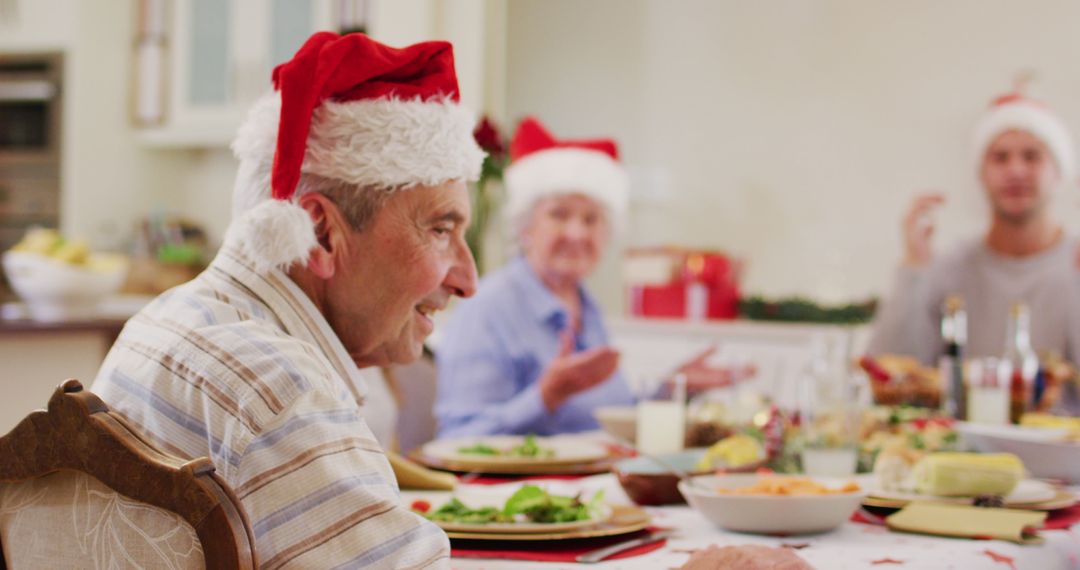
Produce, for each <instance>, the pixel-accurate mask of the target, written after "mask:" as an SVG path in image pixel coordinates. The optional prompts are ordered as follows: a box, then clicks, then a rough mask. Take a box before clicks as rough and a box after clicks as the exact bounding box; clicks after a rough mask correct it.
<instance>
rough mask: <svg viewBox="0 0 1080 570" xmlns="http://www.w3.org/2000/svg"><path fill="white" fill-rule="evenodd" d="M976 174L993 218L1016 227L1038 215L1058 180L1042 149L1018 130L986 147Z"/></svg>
mask: <svg viewBox="0 0 1080 570" xmlns="http://www.w3.org/2000/svg"><path fill="white" fill-rule="evenodd" d="M980 174H981V177H982V182H983V187H984V188H985V189H986V194H987V197H988V198H989V199H990V205H991V207H992V208H993V209H994V214H995V215H996V216H998V217H999V218H1001V219H1004V220H1006V221H1012V222H1017V223H1019V222H1024V221H1026V220H1028V219H1030V218H1031V217H1033V216H1034V215H1036V214H1038V213H1040V212H1041V211H1042V210H1043V209H1044V208H1045V207H1046V205H1047V203H1048V202H1049V200H1050V196H1051V194H1052V193H1053V191H1054V188H1055V187H1056V186H1057V185H1058V184H1059V183H1060V179H1061V177H1060V175H1059V174H1058V170H1057V165H1056V164H1055V163H1054V159H1053V157H1052V156H1051V155H1050V152H1049V151H1048V150H1047V148H1046V145H1045V144H1043V142H1042V141H1041V140H1039V138H1038V137H1036V136H1034V135H1032V134H1030V133H1027V132H1025V131H1019V130H1012V131H1006V132H1004V133H1002V134H1001V135H998V137H997V138H995V139H994V140H993V142H991V143H990V146H989V147H987V149H986V155H985V156H984V157H983V163H982V170H981V173H980Z"/></svg>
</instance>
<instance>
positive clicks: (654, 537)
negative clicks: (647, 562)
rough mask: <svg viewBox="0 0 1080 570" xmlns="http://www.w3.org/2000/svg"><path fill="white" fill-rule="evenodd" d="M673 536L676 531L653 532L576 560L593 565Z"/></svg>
mask: <svg viewBox="0 0 1080 570" xmlns="http://www.w3.org/2000/svg"><path fill="white" fill-rule="evenodd" d="M673 534H675V531H673V530H658V531H653V532H651V533H649V534H647V535H645V536H642V537H640V538H634V539H630V540H626V541H623V542H618V543H615V544H612V545H610V546H605V547H603V548H597V549H596V550H590V551H589V552H586V553H585V554H579V555H578V557H577V558H575V560H576V561H578V562H580V563H582V564H593V563H595V562H600V561H601V560H603V559H605V558H607V557H608V556H612V555H615V554H618V553H620V552H622V551H624V550H628V549H631V548H634V547H636V546H642V545H645V544H651V543H653V542H657V541H660V540H664V539H666V538H668V537H669V536H671V535H673Z"/></svg>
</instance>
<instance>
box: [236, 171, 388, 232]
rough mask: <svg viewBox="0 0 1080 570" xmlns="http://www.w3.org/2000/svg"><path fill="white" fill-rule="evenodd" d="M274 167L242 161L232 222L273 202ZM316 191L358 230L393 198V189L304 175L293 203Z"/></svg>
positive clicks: (238, 174) (298, 182)
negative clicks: (250, 210)
mask: <svg viewBox="0 0 1080 570" xmlns="http://www.w3.org/2000/svg"><path fill="white" fill-rule="evenodd" d="M270 180H271V165H270V164H269V163H266V162H263V161H254V160H241V161H240V168H239V170H238V171H237V174H236V183H235V186H234V188H233V219H236V218H238V217H239V216H240V215H241V214H243V213H244V212H246V211H248V210H249V209H251V208H253V207H254V206H255V205H256V204H258V203H260V202H262V201H263V200H268V199H270ZM312 192H317V193H319V194H322V195H323V196H326V197H327V198H328V199H329V200H330V201H331V202H333V203H334V205H335V206H337V207H338V209H339V210H340V211H341V214H342V216H343V217H344V218H345V221H346V222H348V223H349V225H350V226H351V227H352V228H353V229H354V230H356V231H363V230H364V228H366V227H367V225H368V224H369V223H370V222H371V220H372V218H374V217H375V213H376V212H378V211H379V208H381V207H382V205H383V204H384V203H385V202H386V199H387V198H389V197H390V194H391V193H392V192H393V189H385V188H368V187H364V186H359V185H356V184H351V183H349V182H345V181H342V180H338V179H336V178H327V177H325V176H319V175H318V174H311V173H309V172H301V173H300V179H299V181H297V183H296V192H295V193H294V194H293V198H292V199H293V202H295V201H296V200H297V199H299V198H300V197H301V196H303V195H304V194H310V193H312Z"/></svg>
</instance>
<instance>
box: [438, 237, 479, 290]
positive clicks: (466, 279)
mask: <svg viewBox="0 0 1080 570" xmlns="http://www.w3.org/2000/svg"><path fill="white" fill-rule="evenodd" d="M478 281H479V277H478V276H477V273H476V261H475V260H474V259H473V255H472V251H470V250H469V247H468V246H467V245H465V243H464V241H463V242H462V244H461V246H460V247H459V248H458V255H457V257H456V259H455V261H454V265H453V266H452V267H450V271H449V272H448V273H447V274H446V281H445V282H444V284H445V285H446V287H448V288H450V291H451V293H453V294H454V295H457V296H458V297H472V296H473V295H474V294H476V287H477V285H478Z"/></svg>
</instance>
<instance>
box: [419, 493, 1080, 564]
mask: <svg viewBox="0 0 1080 570" xmlns="http://www.w3.org/2000/svg"><path fill="white" fill-rule="evenodd" d="M530 483H536V484H540V485H542V486H544V487H545V488H547V489H548V490H549V491H550V492H552V493H556V494H563V495H574V494H576V493H578V492H583V493H585V494H586V496H591V495H592V493H594V492H595V491H598V490H600V489H603V490H604V493H605V495H604V496H605V499H607V500H608V501H609V502H612V503H617V504H632V503H631V502H630V500H629V499H628V498H627V497H626V494H625V493H623V491H622V488H621V487H619V483H618V481H617V480H616V479H615V477H614V476H613V475H609V474H605V475H596V476H593V477H586V478H583V479H579V480H574V481H565V480H543V481H539V482H537V481H530ZM521 485H522V483H504V484H499V485H461V486H459V489H458V491H457V492H458V494H463V495H488V494H490V495H493V496H496V495H497V496H509V495H510V494H511V493H512V492H513V490H514V489H516V488H517V487H519V486H521ZM402 496H403V498H404V500H405V501H406V502H407V503H411V502H412V501H413V500H416V499H425V500H428V501H430V502H431V503H432V504H433V505H436V506H437V505H439V504H441V503H442V502H443V501H445V500H447V499H448V498H449V496H450V493H448V492H447V493H433V492H419V491H405V492H403V493H402ZM647 510H648V511H649V513H650V514H651V515H652V516H653V521H654V524H656V525H657V526H663V527H673V528H675V529H677V531H678V534H677V535H676V537H675V538H672V539H669V540H668V543H667V545H665V546H664V547H663V548H661V549H660V550H657V551H654V552H651V553H649V554H646V555H643V556H638V557H635V558H628V559H624V560H615V561H608V562H602V563H600V564H592V565H578V564H557V563H530V562H522V561H519V560H490V559H454V560H452V563H451V565H452V567H453V568H458V569H486V570H491V569H499V568H514V569H518V568H537V569H539V568H544V569H553V568H584V567H590V568H605V569H611V568H628V569H629V568H640V569H649V570H664V569H668V568H677V567H678V566H680V565H682V564H683V563H684V562H686V560H687V558H689V556H690V555H689V551H692V550H694V549H698V548H703V547H705V546H707V545H709V544H717V545H721V546H724V545H733V544H766V545H770V546H780V545H782V544H805V545H807V546H805V547H803V548H801V549H799V550H798V553H799V555H800V556H802V557H803V558H804V559H806V561H807V562H809V563H810V564H812V565H814V567H816V568H819V569H822V570H826V569H828V570H832V569H836V570H841V569H848V568H871V569H874V570H883V569H889V568H901V569H905V570H908V569H914V568H952V569H955V570H969V569H974V568H988V569H999V570H1008V569H1009V568H1010V565H1009V564H1008V563H1007V562H999V561H995V560H994V558H993V557H992V556H991V555H990V554H988V551H989V552H990V553H993V554H997V555H1003V556H1007V557H1011V558H1012V559H1013V560H1014V563H1015V568H1016V570H1023V569H1031V570H1055V569H1067V568H1077V569H1080V527H1078V528H1077V529H1075V530H1068V531H1065V530H1055V531H1044V532H1043V533H1042V535H1043V536H1044V537H1045V538H1046V542H1045V544H1042V545H1028V546H1021V545H1018V544H1013V543H1010V542H1003V541H998V540H965V539H947V538H937V537H929V536H920V535H914V534H903V533H895V532H891V531H889V530H888V529H886V528H885V527H881V526H874V525H868V524H861V523H850V522H849V523H847V524H845V525H844V526H842V527H840V528H839V529H837V530H835V531H833V532H830V533H826V534H821V535H813V536H795V537H787V538H772V537H764V536H756V535H749V534H737V533H731V532H725V531H722V530H719V529H717V528H715V527H713V526H712V525H711V524H710V523H709V522H708V521H707V520H705V518H704V517H702V516H701V515H699V514H698V513H697V512H696V511H694V510H693V509H691V508H689V507H686V506H671V507H650V508H648V509H647ZM886 559H891V560H896V561H901V562H902V563H903V564H899V565H898V564H890V563H887V562H882V561H884V560H886ZM875 561H878V564H875V563H874V562H875Z"/></svg>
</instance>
